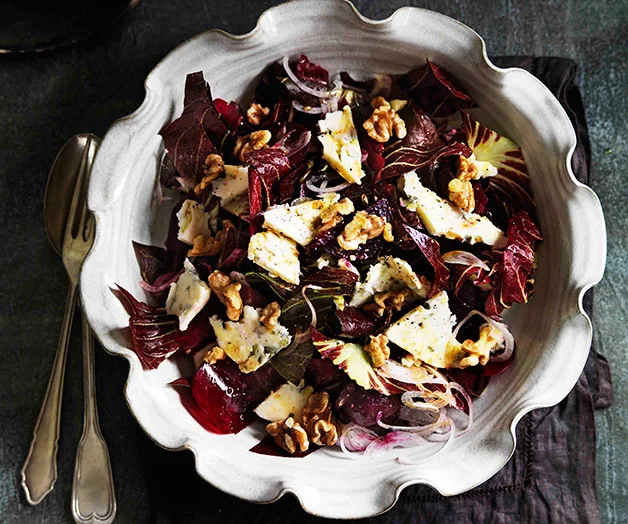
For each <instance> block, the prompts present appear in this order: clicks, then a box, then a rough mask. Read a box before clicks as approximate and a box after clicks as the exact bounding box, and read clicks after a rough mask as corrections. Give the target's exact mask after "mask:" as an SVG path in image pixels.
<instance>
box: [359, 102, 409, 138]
mask: <svg viewBox="0 0 628 524" xmlns="http://www.w3.org/2000/svg"><path fill="white" fill-rule="evenodd" d="M371 106H372V107H373V113H372V114H371V116H370V117H369V118H368V119H367V120H366V121H365V122H364V124H362V127H364V129H365V130H366V132H367V133H368V135H369V136H370V137H371V138H372V139H373V140H376V141H377V142H388V141H389V140H390V137H391V136H392V135H393V133H394V134H395V135H397V138H404V137H405V136H406V134H407V130H406V123H405V122H404V121H403V119H402V118H401V117H400V116H399V115H398V114H397V112H396V111H395V110H394V109H393V108H392V107H391V105H390V104H389V103H388V102H387V101H386V99H385V98H384V97H381V96H377V97H375V98H374V99H373V100H371Z"/></svg>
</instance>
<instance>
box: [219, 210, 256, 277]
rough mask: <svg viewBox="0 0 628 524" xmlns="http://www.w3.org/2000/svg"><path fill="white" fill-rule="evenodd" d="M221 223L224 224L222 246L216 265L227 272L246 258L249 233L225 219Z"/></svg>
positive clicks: (234, 268) (235, 267)
mask: <svg viewBox="0 0 628 524" xmlns="http://www.w3.org/2000/svg"><path fill="white" fill-rule="evenodd" d="M223 225H225V231H224V233H223V235H224V237H223V238H224V240H223V247H222V250H221V252H220V257H219V258H218V264H217V266H216V267H217V269H218V270H219V271H222V272H224V273H228V272H229V271H234V270H236V269H237V268H238V266H239V265H240V264H241V263H242V261H243V260H244V259H246V255H247V249H246V248H247V245H248V242H249V235H248V234H246V233H245V232H243V231H240V230H239V229H238V228H236V227H235V226H234V225H233V224H232V223H229V222H227V221H224V222H223Z"/></svg>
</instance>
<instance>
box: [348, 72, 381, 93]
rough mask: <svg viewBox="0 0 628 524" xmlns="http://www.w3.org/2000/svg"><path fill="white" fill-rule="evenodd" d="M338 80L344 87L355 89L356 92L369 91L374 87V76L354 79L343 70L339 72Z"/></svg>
mask: <svg viewBox="0 0 628 524" xmlns="http://www.w3.org/2000/svg"><path fill="white" fill-rule="evenodd" d="M340 80H341V81H342V86H343V87H344V88H345V89H350V90H351V91H357V92H358V93H370V92H371V91H372V90H373V88H374V87H375V82H376V80H375V78H367V79H366V80H355V79H353V78H352V77H351V75H350V74H349V73H347V72H346V71H343V72H341V73H340Z"/></svg>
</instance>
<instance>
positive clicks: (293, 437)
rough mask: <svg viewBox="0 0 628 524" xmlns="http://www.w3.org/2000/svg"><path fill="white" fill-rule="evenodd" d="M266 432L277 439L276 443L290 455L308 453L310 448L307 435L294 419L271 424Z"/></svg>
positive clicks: (290, 418)
mask: <svg viewBox="0 0 628 524" xmlns="http://www.w3.org/2000/svg"><path fill="white" fill-rule="evenodd" d="M266 431H268V434H269V435H270V436H271V437H273V438H274V439H275V443H276V444H277V445H278V446H279V447H280V448H282V449H285V450H286V451H287V452H288V453H295V452H296V451H297V450H299V451H307V450H308V449H309V447H310V442H309V440H308V438H307V433H306V432H305V430H304V429H303V427H302V426H301V424H299V423H298V422H296V421H295V420H294V418H293V417H288V418H287V419H285V420H281V421H278V422H271V423H270V424H268V425H267V426H266Z"/></svg>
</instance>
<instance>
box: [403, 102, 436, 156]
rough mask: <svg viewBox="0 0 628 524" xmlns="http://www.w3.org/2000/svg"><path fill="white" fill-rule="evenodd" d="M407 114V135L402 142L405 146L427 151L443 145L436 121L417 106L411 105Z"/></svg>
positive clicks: (406, 111)
mask: <svg viewBox="0 0 628 524" xmlns="http://www.w3.org/2000/svg"><path fill="white" fill-rule="evenodd" d="M405 113H407V114H408V116H406V118H405V119H404V120H405V122H406V132H407V134H406V136H405V137H404V139H403V140H402V144H403V145H406V146H414V147H417V148H420V149H426V150H432V149H437V148H439V147H440V146H442V145H443V142H442V140H441V139H440V136H439V134H438V130H437V129H436V126H435V125H434V121H433V120H432V119H431V118H430V117H429V116H427V115H426V114H425V113H424V112H423V111H422V110H421V109H420V108H419V107H417V106H416V104H410V107H409V108H408V109H406V110H405Z"/></svg>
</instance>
